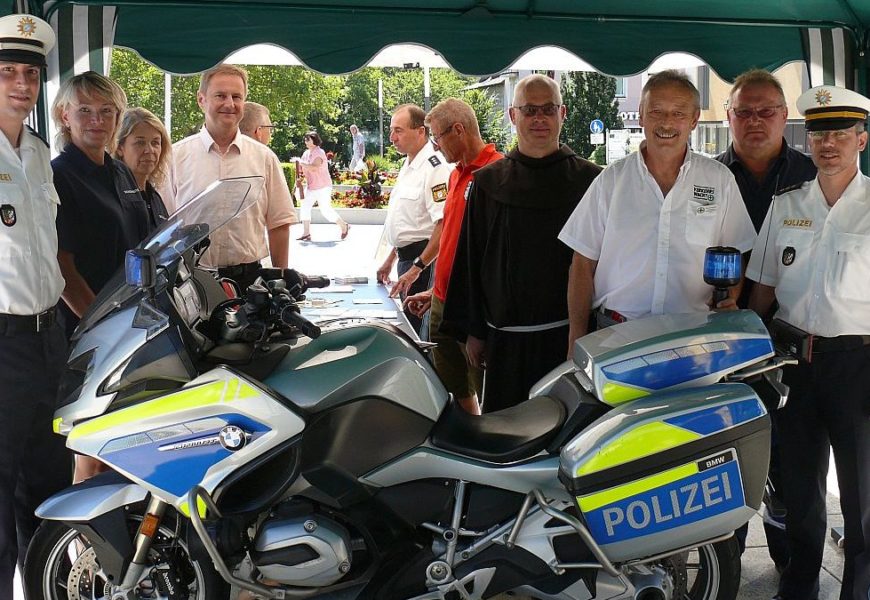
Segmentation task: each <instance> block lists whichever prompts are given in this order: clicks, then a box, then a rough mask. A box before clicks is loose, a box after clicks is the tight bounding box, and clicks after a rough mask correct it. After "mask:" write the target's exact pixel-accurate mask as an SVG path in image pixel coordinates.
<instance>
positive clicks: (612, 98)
mask: <svg viewBox="0 0 870 600" xmlns="http://www.w3.org/2000/svg"><path fill="white" fill-rule="evenodd" d="M561 87H562V102H563V103H564V104H565V106H567V107H568V117H567V118H566V119H565V124H564V126H563V127H562V137H563V139H564V140H565V143H567V144H568V145H569V146H571V148H572V149H573V150H574V152H576V153H577V154H578V155H580V156H589V155H590V154H591V153H592V151H593V149H594V148H593V146H592V144H591V143H590V142H589V123H590V122H591V121H592V120H593V119H601V120H602V121H604V128H605V130H608V129H622V126H623V125H622V119H620V118H619V103H618V102H617V100H616V80H615V79H614V78H613V77H609V76H607V75H601V74H600V73H585V72H572V73H566V74H565V76H564V77H563V78H562V86H561Z"/></svg>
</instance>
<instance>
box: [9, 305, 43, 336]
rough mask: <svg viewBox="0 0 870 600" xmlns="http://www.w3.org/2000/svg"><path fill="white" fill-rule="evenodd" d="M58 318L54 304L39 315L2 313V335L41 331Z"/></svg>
mask: <svg viewBox="0 0 870 600" xmlns="http://www.w3.org/2000/svg"><path fill="white" fill-rule="evenodd" d="M56 320H57V317H56V311H55V307H54V306H52V307H51V308H49V309H48V310H46V311H43V312H41V313H39V314H38V315H4V314H0V335H15V334H21V333H39V332H40V331H46V330H48V329H49V328H51V326H52V325H54V323H55V321H56Z"/></svg>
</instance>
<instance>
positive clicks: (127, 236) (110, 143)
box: [51, 71, 165, 335]
mask: <svg viewBox="0 0 870 600" xmlns="http://www.w3.org/2000/svg"><path fill="white" fill-rule="evenodd" d="M126 105H127V98H126V96H125V94H124V91H123V90H122V89H121V88H120V86H118V84H117V83H115V82H114V81H112V80H111V79H108V78H106V77H103V76H102V75H100V74H98V73H94V72H93V71H88V72H87V73H82V74H81V75H76V76H75V77H73V78H71V79H68V80H67V81H66V82H65V83H64V84H63V85H62V86H61V88H60V91H59V92H58V94H57V98H56V99H55V101H54V104H53V105H52V108H51V114H52V117H53V118H54V121H55V123H56V124H57V126H58V128H59V130H60V131H59V133H58V147H61V148H63V150H62V151H61V153H60V155H59V156H58V157H57V158H55V159H54V160H53V161H51V166H52V169H53V170H54V185H55V188H57V193H58V196H60V208H59V209H58V212H57V234H58V248H59V250H58V262H59V263H60V270H61V273H62V274H63V277H64V280H65V281H66V286H65V287H64V290H63V294H62V298H63V300H64V302H63V303H62V305H61V313H62V315H63V317H64V321H65V325H66V331H67V335H72V332H73V329H75V326H76V324H78V321H79V319H80V318H81V316H82V315H83V314H84V312H85V311H86V310H87V308H88V307H89V306H90V305H91V303H92V302H93V301H94V298H95V296H96V294H98V293H99V291H100V290H101V289H102V288H103V286H104V285H105V284H106V283H107V282H108V281H109V279H111V277H112V276H113V275H114V274H115V272H116V271H118V269H119V268H120V267H121V266H122V265H123V263H124V253H125V252H126V251H127V250H129V249H130V248H133V247H135V246H136V245H138V244H139V242H141V241H142V240H143V239H144V238H145V237H146V236H147V235H148V234H149V233H150V232H151V231H152V230H153V228H154V225H153V224H154V223H156V222H157V220H158V219H157V218H156V217H153V216H151V215H149V211H148V206H147V205H146V203H145V201H144V199H143V198H142V195H141V194H140V193H139V188H138V186H137V185H136V180H135V178H134V177H133V174H132V173H131V172H130V169H129V168H128V167H127V166H126V165H125V164H124V163H123V162H121V161H119V160H116V159H114V158H112V156H111V155H110V154H109V153H108V152H107V150H113V149H114V143H115V134H116V132H117V130H118V125H119V123H120V115H121V113H123V111H124V109H125V108H126ZM154 208H157V209H158V210H159V209H160V208H162V203H161V205H160V207H154V206H152V209H154ZM163 212H164V215H163V216H165V209H164V210H163Z"/></svg>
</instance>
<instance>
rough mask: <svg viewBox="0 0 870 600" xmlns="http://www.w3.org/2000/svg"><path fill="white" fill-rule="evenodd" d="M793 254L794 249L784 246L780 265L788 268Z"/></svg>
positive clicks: (792, 259)
mask: <svg viewBox="0 0 870 600" xmlns="http://www.w3.org/2000/svg"><path fill="white" fill-rule="evenodd" d="M795 254H796V252H795V249H794V247H792V246H786V247H785V249H784V250H783V251H782V264H784V265H785V266H789V265H790V264H791V263H793V262H794V257H795Z"/></svg>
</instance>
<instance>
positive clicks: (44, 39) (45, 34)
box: [0, 14, 55, 67]
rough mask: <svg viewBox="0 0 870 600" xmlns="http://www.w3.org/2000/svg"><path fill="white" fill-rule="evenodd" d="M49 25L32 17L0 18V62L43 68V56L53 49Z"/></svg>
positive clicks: (21, 15)
mask: <svg viewBox="0 0 870 600" xmlns="http://www.w3.org/2000/svg"><path fill="white" fill-rule="evenodd" d="M54 41H55V37H54V31H53V30H52V28H51V25H49V24H48V23H46V22H45V21H43V20H42V19H40V18H39V17H34V16H33V15H23V14H19V15H7V16H5V17H0V62H14V63H23V64H26V65H36V66H40V67H44V66H45V56H46V55H47V54H48V53H49V51H50V50H51V49H52V48H54Z"/></svg>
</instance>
